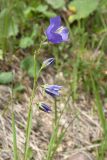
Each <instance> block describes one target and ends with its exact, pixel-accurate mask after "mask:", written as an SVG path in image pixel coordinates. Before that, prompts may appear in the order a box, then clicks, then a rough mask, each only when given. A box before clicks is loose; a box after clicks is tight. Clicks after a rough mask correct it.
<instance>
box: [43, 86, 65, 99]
mask: <svg viewBox="0 0 107 160" xmlns="http://www.w3.org/2000/svg"><path fill="white" fill-rule="evenodd" d="M61 88H62V86H58V85H44V89H45V92H46V93H47V94H49V95H50V96H52V97H56V96H59V95H60V94H59V90H60V89H61Z"/></svg>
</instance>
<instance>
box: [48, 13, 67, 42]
mask: <svg viewBox="0 0 107 160" xmlns="http://www.w3.org/2000/svg"><path fill="white" fill-rule="evenodd" d="M45 34H46V36H47V39H48V41H50V42H52V43H54V44H58V43H61V42H65V41H67V40H68V34H69V31H68V29H67V28H66V27H64V26H62V24H61V18H60V16H56V17H53V18H50V25H49V27H48V28H47V29H46V30H45Z"/></svg>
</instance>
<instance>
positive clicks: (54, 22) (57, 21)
mask: <svg viewBox="0 0 107 160" xmlns="http://www.w3.org/2000/svg"><path fill="white" fill-rule="evenodd" d="M50 24H51V25H54V30H56V29H57V28H59V27H60V26H61V17H60V16H56V17H53V18H50Z"/></svg>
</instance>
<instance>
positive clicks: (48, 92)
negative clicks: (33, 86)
mask: <svg viewBox="0 0 107 160" xmlns="http://www.w3.org/2000/svg"><path fill="white" fill-rule="evenodd" d="M45 92H46V93H47V94H49V95H51V96H59V93H58V92H57V91H54V90H49V89H46V90H45Z"/></svg>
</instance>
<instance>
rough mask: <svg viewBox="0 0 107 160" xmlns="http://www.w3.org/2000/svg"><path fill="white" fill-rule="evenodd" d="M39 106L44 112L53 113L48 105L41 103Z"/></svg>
mask: <svg viewBox="0 0 107 160" xmlns="http://www.w3.org/2000/svg"><path fill="white" fill-rule="evenodd" d="M38 105H39V109H40V110H42V111H44V112H47V113H49V112H51V109H50V107H49V106H48V105H47V104H45V103H39V104H38Z"/></svg>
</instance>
